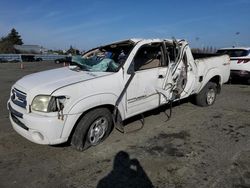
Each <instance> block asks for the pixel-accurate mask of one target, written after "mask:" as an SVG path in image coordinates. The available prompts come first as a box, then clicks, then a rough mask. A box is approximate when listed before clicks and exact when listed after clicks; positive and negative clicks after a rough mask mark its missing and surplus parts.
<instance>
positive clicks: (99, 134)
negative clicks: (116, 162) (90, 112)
mask: <svg viewBox="0 0 250 188" xmlns="http://www.w3.org/2000/svg"><path fill="white" fill-rule="evenodd" d="M107 129H108V120H107V118H105V117H100V118H98V119H96V120H95V121H94V122H93V123H92V124H91V126H90V128H89V133H88V140H89V142H90V144H91V145H97V144H98V143H99V142H100V141H101V140H102V138H103V137H104V135H105V133H106V131H107Z"/></svg>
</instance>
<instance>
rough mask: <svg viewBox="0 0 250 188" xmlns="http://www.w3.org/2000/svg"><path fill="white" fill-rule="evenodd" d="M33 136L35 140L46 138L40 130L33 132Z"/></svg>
mask: <svg viewBox="0 0 250 188" xmlns="http://www.w3.org/2000/svg"><path fill="white" fill-rule="evenodd" d="M32 138H33V139H34V140H35V141H42V140H43V139H44V137H43V135H42V134H41V133H39V132H33V133H32Z"/></svg>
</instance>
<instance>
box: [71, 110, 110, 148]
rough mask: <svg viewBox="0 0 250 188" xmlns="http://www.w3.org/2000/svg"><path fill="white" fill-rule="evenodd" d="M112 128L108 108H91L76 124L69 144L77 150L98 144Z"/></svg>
mask: <svg viewBox="0 0 250 188" xmlns="http://www.w3.org/2000/svg"><path fill="white" fill-rule="evenodd" d="M112 128H113V121H112V116H111V113H110V111H109V110H108V109H106V108H97V109H94V110H91V111H89V112H88V113H87V114H85V115H84V116H83V117H82V119H81V120H80V121H79V123H78V124H77V126H76V129H75V131H74V133H73V136H72V139H71V145H72V146H73V147H74V148H76V149H77V150H79V151H83V150H85V149H87V148H89V147H90V146H95V145H98V144H99V143H101V142H102V141H103V140H105V139H106V138H107V137H108V135H109V134H110V132H111V130H112Z"/></svg>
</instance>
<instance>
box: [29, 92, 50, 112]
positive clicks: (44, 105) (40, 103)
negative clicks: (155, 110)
mask: <svg viewBox="0 0 250 188" xmlns="http://www.w3.org/2000/svg"><path fill="white" fill-rule="evenodd" d="M50 99H51V96H48V95H38V96H36V97H35V98H34V99H33V101H32V104H31V110H34V111H40V112H48V105H49V102H50Z"/></svg>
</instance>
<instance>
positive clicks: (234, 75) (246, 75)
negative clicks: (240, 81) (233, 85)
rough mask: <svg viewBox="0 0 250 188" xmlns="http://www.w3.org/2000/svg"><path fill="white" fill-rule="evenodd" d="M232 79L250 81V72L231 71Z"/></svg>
mask: <svg viewBox="0 0 250 188" xmlns="http://www.w3.org/2000/svg"><path fill="white" fill-rule="evenodd" d="M230 76H231V78H247V79H250V72H249V71H245V70H231V71H230Z"/></svg>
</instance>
